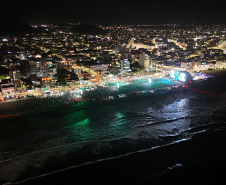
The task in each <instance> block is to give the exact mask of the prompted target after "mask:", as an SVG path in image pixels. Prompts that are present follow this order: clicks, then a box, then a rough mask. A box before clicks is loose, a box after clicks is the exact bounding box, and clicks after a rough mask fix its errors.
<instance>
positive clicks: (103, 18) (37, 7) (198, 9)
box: [1, 0, 226, 25]
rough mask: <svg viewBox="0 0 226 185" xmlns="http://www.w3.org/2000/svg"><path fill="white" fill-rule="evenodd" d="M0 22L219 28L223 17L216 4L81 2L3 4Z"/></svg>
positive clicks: (220, 4)
mask: <svg viewBox="0 0 226 185" xmlns="http://www.w3.org/2000/svg"><path fill="white" fill-rule="evenodd" d="M1 4H2V5H1V12H2V15H1V18H3V19H4V18H7V17H9V16H10V17H13V18H17V19H19V20H21V21H23V22H26V23H28V24H65V23H69V22H78V23H85V24H116V25H120V24H121V25H142V24H143V25H149V24H183V23H187V24H191V23H201V24H202V23H203V24H222V23H225V18H226V13H225V11H224V6H222V5H223V4H222V3H218V2H217V1H214V3H213V2H209V1H198V2H197V1H193V0H192V1H189V2H181V1H170V2H166V3H165V2H157V1H153V2H152V1H147V2H145V1H142V2H140V1H139V2H135V3H134V2H131V3H126V2H120V1H114V2H110V3H109V2H106V1H103V0H99V1H95V3H90V4H87V3H86V2H83V1H76V2H75V1H72V0H64V1H61V0H58V1H48V2H45V1H43V0H40V1H31V2H29V3H26V2H23V1H15V2H8V1H5V2H2V3H1Z"/></svg>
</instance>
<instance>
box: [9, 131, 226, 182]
mask: <svg viewBox="0 0 226 185" xmlns="http://www.w3.org/2000/svg"><path fill="white" fill-rule="evenodd" d="M225 133H226V128H224V129H222V130H220V131H218V132H215V131H212V130H210V131H207V132H205V133H200V134H197V135H195V136H193V137H192V138H191V139H189V140H186V141H182V142H179V143H175V144H171V145H168V146H163V147H159V148H155V149H153V150H144V151H141V152H136V153H133V154H131V155H125V156H121V157H117V158H112V159H110V160H100V161H97V162H95V163H93V162H88V163H86V165H79V166H75V167H73V166H72V167H69V168H66V169H61V170H59V171H55V172H52V173H49V174H46V175H41V176H38V177H35V178H31V179H27V180H24V181H22V182H18V183H9V184H18V185H29V184H33V185H40V184H43V185H45V184H51V183H53V182H54V184H55V185H62V184H75V183H76V184H88V183H92V184H156V185H157V184H159V185H160V184H161V185H162V184H183V185H189V184H208V182H212V183H214V182H215V183H216V182H225V181H226V180H225V178H224V172H225V170H226V160H225V158H224V156H225V154H226V150H225V148H226V145H225V142H223V141H224V140H225V139H226V135H225ZM215 140H220V141H222V142H221V143H218V144H216V142H215ZM197 143H198V144H197ZM216 151H217V152H218V153H217V155H215V156H213V153H215V152H216ZM134 161H139V163H134ZM106 169H108V170H106ZM191 176H192V177H194V178H190V177H191Z"/></svg>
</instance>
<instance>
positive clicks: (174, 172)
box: [0, 70, 226, 185]
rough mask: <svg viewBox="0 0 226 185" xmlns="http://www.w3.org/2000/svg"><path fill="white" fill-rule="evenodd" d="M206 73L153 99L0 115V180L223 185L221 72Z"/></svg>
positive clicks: (224, 93)
mask: <svg viewBox="0 0 226 185" xmlns="http://www.w3.org/2000/svg"><path fill="white" fill-rule="evenodd" d="M208 73H211V74H212V75H214V76H215V77H214V78H210V79H208V80H205V81H199V82H194V83H193V84H192V87H191V88H192V89H193V90H189V91H181V92H180V91H177V92H173V93H170V94H167V95H166V96H161V97H159V98H158V97H156V98H155V99H153V98H147V99H139V100H136V99H134V100H133V101H125V102H120V103H119V104H112V105H104V106H99V107H95V108H89V109H83V110H79V111H76V112H72V113H68V114H63V115H55V116H48V115H34V116H28V117H23V118H20V119H4V121H2V120H0V184H11V183H12V184H21V185H22V184H23V185H25V184H26V185H30V184H32V185H33V184H37V185H39V184H40V185H41V184H55V185H56V184H180V185H181V184H224V183H225V182H226V179H225V177H224V173H225V171H226V142H225V141H226V120H225V115H226V111H225V109H224V108H222V107H224V106H225V104H226V86H225V79H226V71H223V70H218V71H211V72H208ZM0 106H1V105H0Z"/></svg>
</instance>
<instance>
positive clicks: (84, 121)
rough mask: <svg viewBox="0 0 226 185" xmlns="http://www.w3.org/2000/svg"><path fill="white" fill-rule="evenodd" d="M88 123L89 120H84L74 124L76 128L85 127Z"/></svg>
mask: <svg viewBox="0 0 226 185" xmlns="http://www.w3.org/2000/svg"><path fill="white" fill-rule="evenodd" d="M89 123H90V121H89V118H86V119H84V120H82V121H80V122H78V123H76V125H77V126H79V125H87V124H89Z"/></svg>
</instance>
